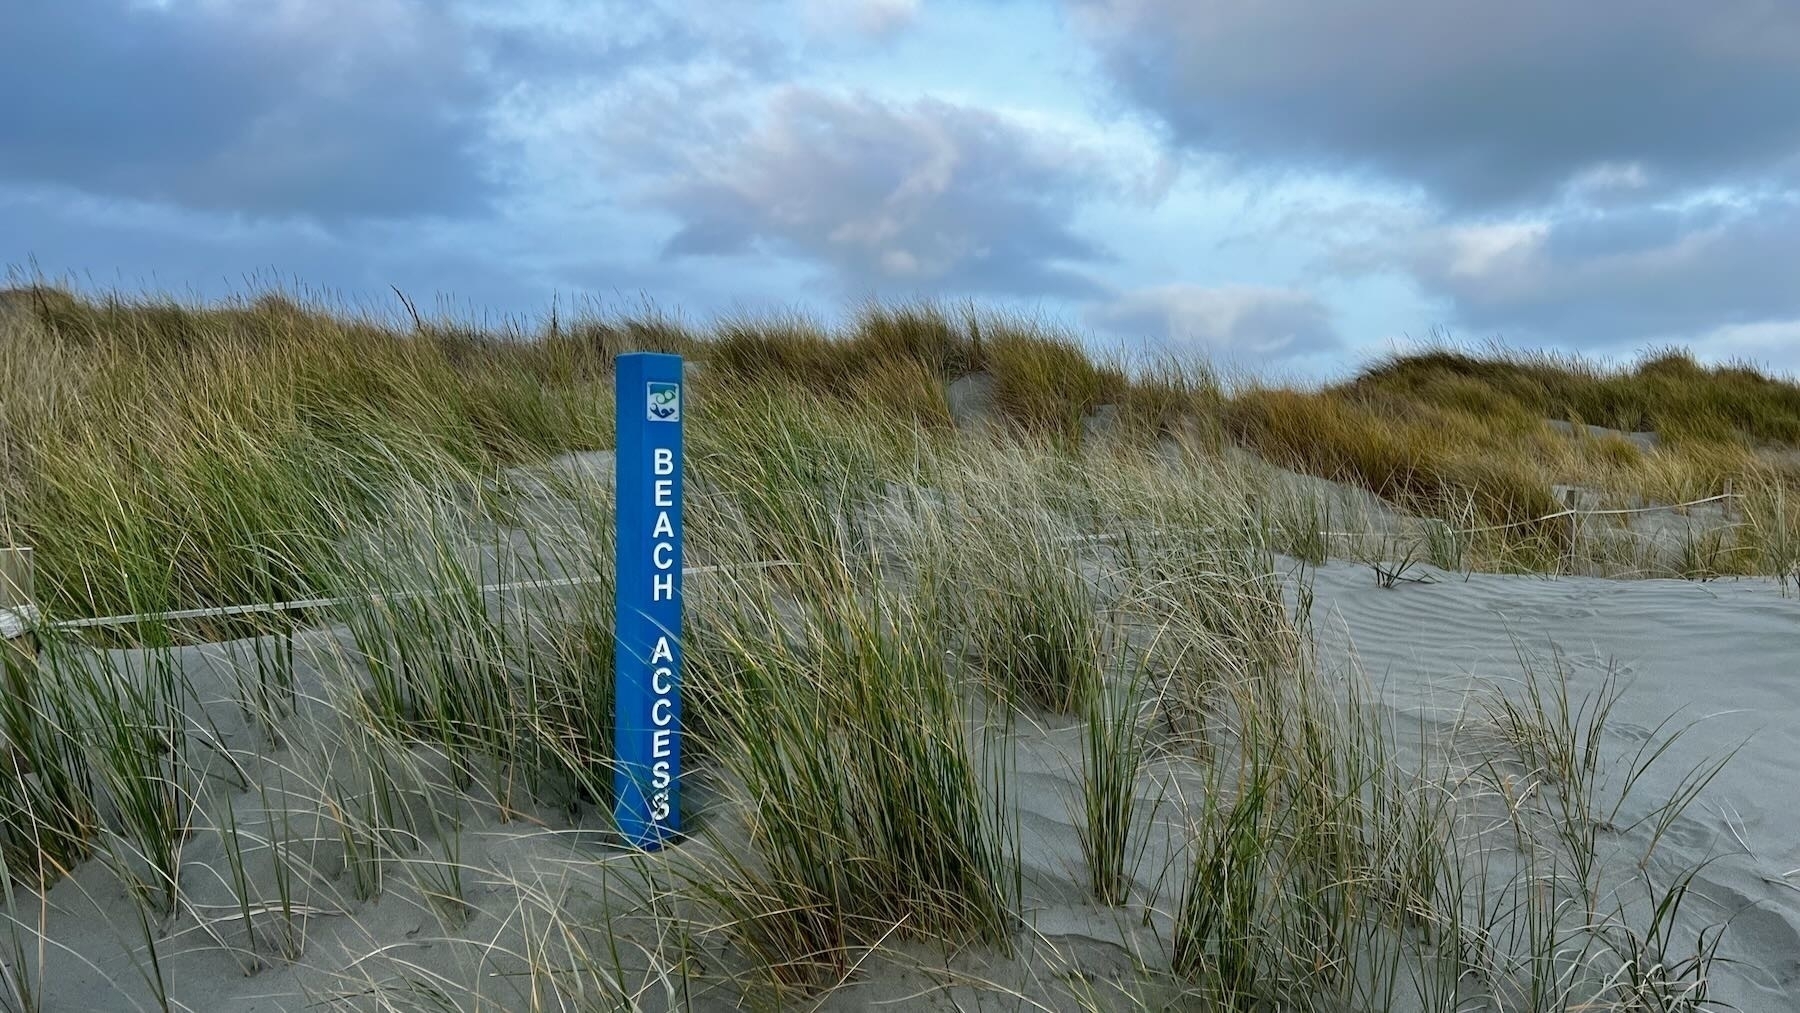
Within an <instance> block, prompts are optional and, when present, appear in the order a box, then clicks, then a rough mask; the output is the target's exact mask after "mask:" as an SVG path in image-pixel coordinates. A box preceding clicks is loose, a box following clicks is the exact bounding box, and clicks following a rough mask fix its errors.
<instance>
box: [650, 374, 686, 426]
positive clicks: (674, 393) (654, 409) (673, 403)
mask: <svg viewBox="0 0 1800 1013" xmlns="http://www.w3.org/2000/svg"><path fill="white" fill-rule="evenodd" d="M649 409H650V412H649V415H648V416H646V417H647V418H649V420H650V421H652V422H680V421H681V385H680V384H678V383H653V384H650V398H649Z"/></svg>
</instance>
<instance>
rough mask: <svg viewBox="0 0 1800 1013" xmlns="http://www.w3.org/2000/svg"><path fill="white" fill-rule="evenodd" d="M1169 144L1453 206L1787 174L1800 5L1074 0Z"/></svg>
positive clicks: (1797, 136) (1796, 115)
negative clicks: (1574, 190) (1382, 185)
mask: <svg viewBox="0 0 1800 1013" xmlns="http://www.w3.org/2000/svg"><path fill="white" fill-rule="evenodd" d="M1071 2H1072V3H1073V6H1074V7H1075V9H1076V15H1077V17H1076V20H1077V23H1078V24H1080V25H1081V26H1082V27H1083V30H1084V31H1085V33H1086V34H1087V35H1088V37H1090V38H1091V39H1093V40H1094V41H1095V42H1096V44H1097V45H1098V47H1099V50H1100V53H1101V54H1102V58H1103V63H1104V66H1105V68H1106V70H1107V73H1108V75H1109V76H1110V78H1111V79H1112V80H1113V81H1114V82H1115V83H1116V85H1117V86H1118V88H1119V89H1120V90H1121V91H1122V93H1123V94H1124V95H1125V96H1126V97H1127V98H1128V99H1129V100H1130V101H1132V102H1133V103H1135V104H1137V105H1140V106H1141V107H1143V108H1145V109H1147V110H1149V111H1150V112H1151V113H1152V114H1153V115H1154V116H1155V117H1156V118H1158V119H1159V120H1160V121H1161V122H1163V123H1164V124H1166V125H1167V128H1168V130H1169V132H1170V134H1171V135H1172V137H1173V138H1174V140H1175V141H1177V142H1178V143H1180V144H1182V145H1184V146H1191V147H1192V148H1195V149H1200V150H1207V151H1214V152H1222V153H1226V154H1231V155H1236V156H1239V157H1240V158H1241V159H1242V160H1243V161H1244V163H1245V164H1247V165H1249V166H1251V167H1253V168H1265V167H1269V166H1290V167H1294V166H1298V167H1303V168H1318V167H1324V168H1328V169H1333V170H1342V169H1349V170H1353V171H1365V172H1369V173H1372V174H1374V175H1377V176H1379V177H1382V178H1385V179H1390V180H1399V181H1404V182H1408V183H1416V184H1419V185H1422V186H1423V187H1425V188H1426V190H1427V191H1428V192H1429V193H1430V194H1431V195H1432V196H1433V197H1435V198H1437V199H1438V200H1440V201H1442V202H1443V203H1445V204H1446V205H1448V206H1452V207H1460V208H1472V207H1484V208H1494V207H1498V206H1501V205H1506V204H1512V203H1520V202H1525V203H1529V202H1532V201H1536V200H1542V199H1546V198H1548V197H1550V196H1552V195H1555V194H1557V193H1559V192H1560V191H1562V190H1563V189H1564V188H1565V187H1566V186H1567V185H1569V184H1571V183H1574V182H1577V181H1579V182H1581V183H1582V185H1585V186H1588V187H1589V188H1594V187H1598V188H1602V189H1604V188H1609V187H1610V188H1623V189H1625V190H1628V191H1629V190H1638V189H1643V188H1649V189H1653V190H1660V191H1664V192H1668V191H1671V190H1678V189H1681V188H1683V187H1686V186H1690V185H1694V184H1697V183H1708V184H1710V183H1720V182H1733V181H1736V180H1740V179H1745V178H1754V177H1757V176H1759V175H1762V174H1765V173H1768V172H1771V171H1784V172H1790V173H1791V172H1792V169H1793V160H1794V158H1795V156H1796V154H1800V101H1796V100H1795V96H1796V95H1800V4H1794V3H1788V2H1781V0H1709V2H1703V3H1696V2H1692V0H1579V2H1570V0H1509V2H1487V0H1363V2H1358V3H1320V2H1317V0H1257V2H1255V3H1243V2H1239V0H1071Z"/></svg>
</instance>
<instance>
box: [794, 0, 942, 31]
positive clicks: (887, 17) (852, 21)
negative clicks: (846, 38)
mask: <svg viewBox="0 0 1800 1013" xmlns="http://www.w3.org/2000/svg"><path fill="white" fill-rule="evenodd" d="M801 13H802V16H803V17H804V19H805V20H806V22H807V24H808V25H809V26H810V28H811V30H812V31H813V32H815V33H817V34H820V35H837V34H842V33H845V32H850V33H854V34H856V35H859V36H862V37H865V38H868V39H874V40H885V39H890V38H893V37H894V36H895V35H898V34H899V33H901V32H903V31H905V30H906V29H908V28H911V27H912V26H913V24H914V23H916V22H917V21H918V19H919V0H802V3H801Z"/></svg>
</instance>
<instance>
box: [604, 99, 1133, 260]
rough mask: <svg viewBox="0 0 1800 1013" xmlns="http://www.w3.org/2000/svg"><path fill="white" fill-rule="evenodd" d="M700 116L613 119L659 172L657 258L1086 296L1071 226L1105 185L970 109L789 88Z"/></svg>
mask: <svg viewBox="0 0 1800 1013" xmlns="http://www.w3.org/2000/svg"><path fill="white" fill-rule="evenodd" d="M662 122H667V121H662ZM699 122H702V123H704V125H705V128H706V129H705V130H704V131H702V132H689V133H688V134H685V135H682V136H680V137H673V138H672V137H670V136H669V135H668V133H667V132H660V133H659V132H656V131H636V130H634V129H633V128H632V127H631V126H630V125H629V124H628V123H618V122H615V123H613V124H612V125H611V129H612V130H613V132H614V133H615V135H616V136H619V137H623V138H627V139H628V140H629V141H630V142H631V143H634V144H637V145H640V146H644V148H641V149H640V150H639V152H638V157H640V158H648V159H650V160H651V162H652V163H653V164H655V165H658V166H660V167H661V168H662V169H664V170H665V171H666V172H667V175H665V176H663V177H662V178H661V179H660V180H658V181H657V182H656V183H654V184H653V185H652V186H651V187H650V190H649V193H650V195H651V199H652V200H654V201H655V202H656V203H657V204H658V205H660V206H661V207H663V208H664V209H666V210H667V211H668V212H669V213H670V214H672V215H674V216H675V217H676V218H677V219H678V221H679V222H680V227H679V230H678V231H677V232H676V233H675V235H674V236H673V238H672V239H671V240H670V241H669V243H668V246H667V253H668V255H669V256H671V257H695V256H709V255H731V254H742V253H748V252H751V251H755V250H766V251H768V252H774V253H779V254H784V255H789V256H795V257H800V258H804V259H806V260H809V261H812V262H815V263H819V264H822V265H825V266H827V267H828V268H829V269H831V271H832V272H833V275H834V277H835V278H836V279H837V281H838V282H839V284H840V286H841V287H842V288H843V289H844V290H846V291H849V292H852V293H855V294H868V293H876V294H903V293H912V292H924V293H945V292H965V293H989V294H1003V295H1039V294H1064V295H1086V294H1093V293H1095V292H1097V291H1098V289H1097V288H1096V287H1095V285H1094V283H1093V282H1091V281H1090V280H1088V279H1087V277H1086V276H1085V275H1083V274H1082V273H1081V272H1080V271H1079V270H1078V269H1077V268H1076V265H1080V264H1083V263H1090V262H1095V261H1098V260H1102V259H1104V258H1105V252H1104V251H1103V250H1102V249H1101V248H1100V247H1099V246H1097V245H1096V244H1095V243H1093V242H1092V241H1090V240H1088V239H1086V238H1083V237H1082V236H1081V235H1079V234H1078V233H1077V232H1076V230H1075V228H1074V227H1073V225H1072V219H1073V217H1074V214H1075V212H1076V210H1077V209H1078V207H1079V205H1080V204H1081V203H1082V202H1083V200H1084V199H1085V198H1088V197H1091V196H1093V195H1094V193H1095V192H1096V191H1097V190H1104V189H1105V188H1107V187H1108V186H1110V185H1111V184H1110V182H1109V177H1108V174H1107V172H1106V170H1105V168H1104V167H1103V166H1102V165H1101V164H1100V161H1099V160H1098V159H1097V158H1095V157H1094V156H1092V155H1090V154H1089V153H1087V152H1085V151H1084V150H1083V149H1082V148H1081V147H1080V146H1079V145H1078V144H1075V143H1073V142H1070V141H1068V140H1066V139H1063V138H1060V137H1057V136H1055V135H1053V134H1049V133H1046V132H1043V131H1039V130H1034V129H1032V128H1029V127H1027V126H1024V125H1022V124H1020V123H1017V122H1015V121H1013V120H1010V119H1008V118H1006V117H1004V116H1001V115H999V114H996V113H994V112H991V111H988V110H984V109H976V108H970V107H966V106H960V105H955V104H951V103H947V102H942V101H937V100H932V99H922V100H919V101H916V102H911V103H905V104H892V103H887V102H883V101H880V100H877V99H874V98H869V97H863V96H842V95H837V94H833V93H829V92H824V91H820V90H815V89H809V88H801V87H785V88H781V89H778V90H777V91H775V92H774V93H773V94H772V95H771V96H770V97H769V99H768V101H767V102H766V104H765V105H764V106H763V107H762V108H760V109H759V110H756V111H755V112H754V113H752V114H750V115H745V116H737V115H730V114H721V115H718V116H715V117H705V116H702V117H701V119H700V121H699ZM671 143H674V144H679V145H681V146H680V147H679V148H670V147H668V146H667V145H669V144H671Z"/></svg>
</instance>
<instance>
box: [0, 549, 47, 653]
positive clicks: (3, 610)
mask: <svg viewBox="0 0 1800 1013" xmlns="http://www.w3.org/2000/svg"><path fill="white" fill-rule="evenodd" d="M37 618H38V615H37V598H36V597H35V596H34V594H33V587H32V573H31V550H30V549H28V548H23V547H17V548H15V547H0V641H5V643H6V645H7V646H9V647H17V648H19V649H22V650H23V651H24V652H25V653H26V654H33V655H35V654H36V653H37V638H36V637H35V636H34V635H33V633H32V630H33V628H34V627H36V625H37Z"/></svg>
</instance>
